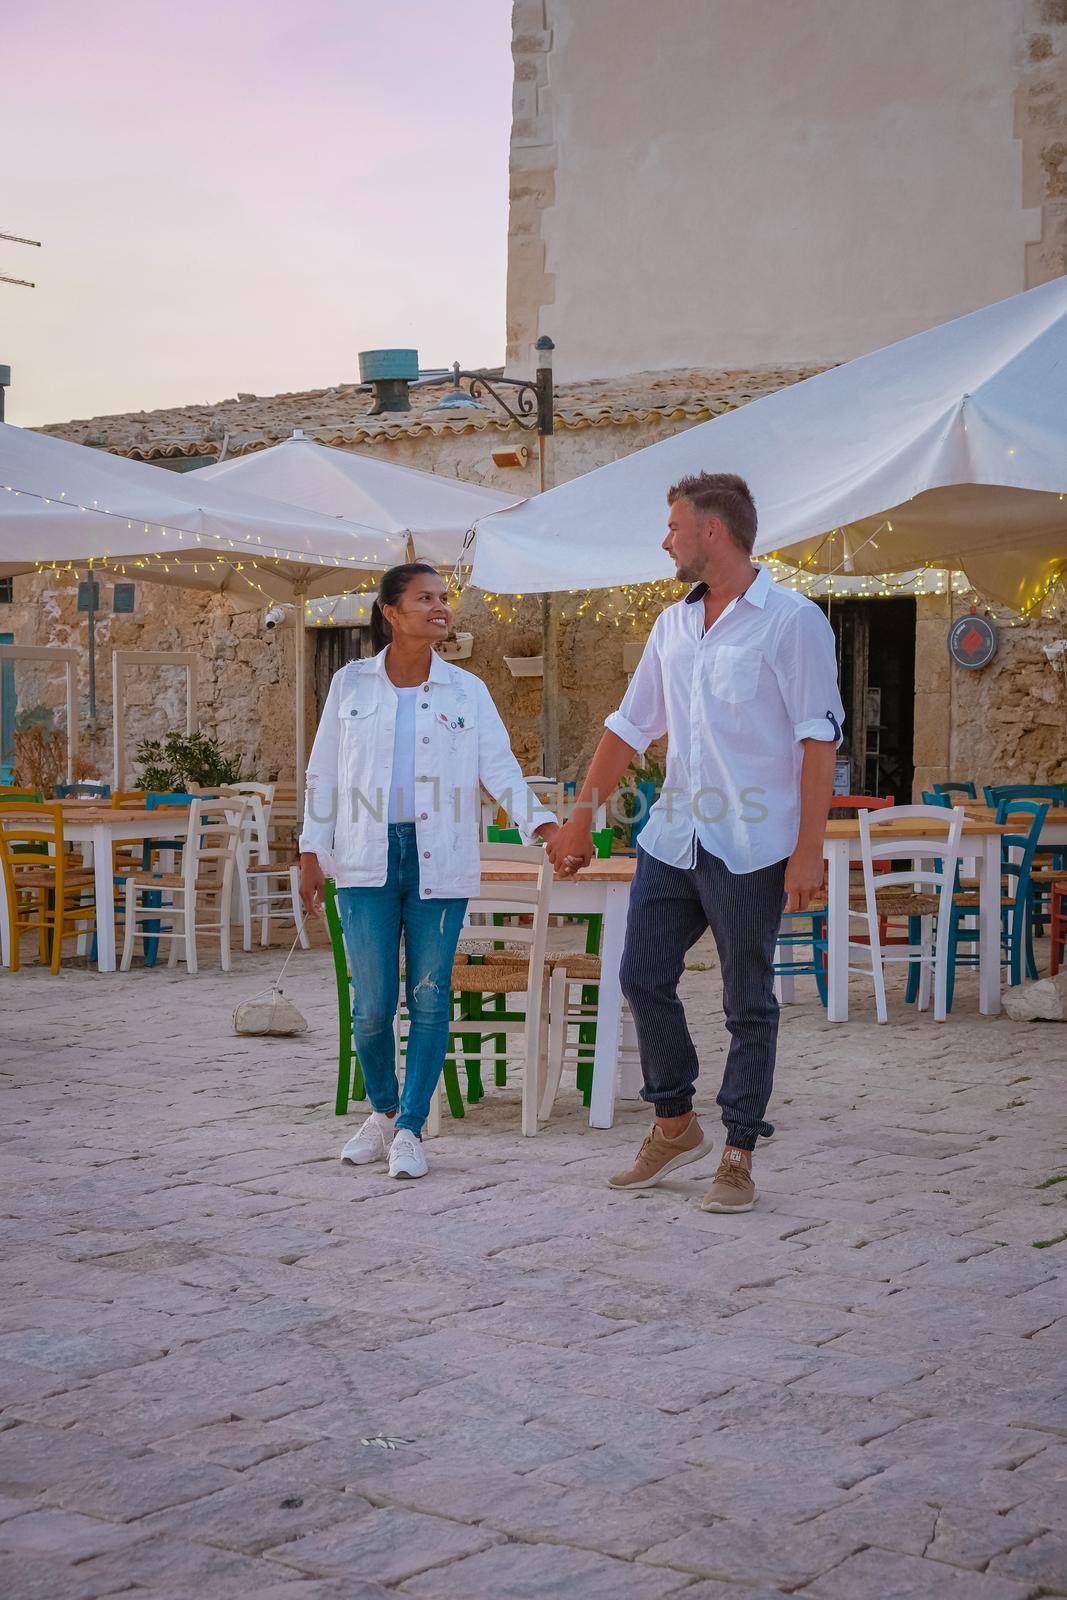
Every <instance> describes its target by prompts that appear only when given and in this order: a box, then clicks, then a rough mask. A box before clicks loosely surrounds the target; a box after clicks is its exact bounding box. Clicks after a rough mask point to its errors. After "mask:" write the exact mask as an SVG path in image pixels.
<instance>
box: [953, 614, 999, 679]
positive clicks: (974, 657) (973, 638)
mask: <svg viewBox="0 0 1067 1600" xmlns="http://www.w3.org/2000/svg"><path fill="white" fill-rule="evenodd" d="M948 653H949V655H950V656H951V657H952V659H953V661H954V662H955V663H956V665H957V666H958V667H966V668H967V669H968V671H970V672H975V671H977V669H978V668H979V667H988V665H989V663H990V662H991V661H992V659H993V657H994V656H995V655H996V653H997V630H996V628H995V627H994V626H993V624H992V623H991V622H990V621H989V619H988V618H987V617H978V616H974V617H960V619H959V621H958V622H954V623H953V624H952V626H951V628H950V629H949V631H948Z"/></svg>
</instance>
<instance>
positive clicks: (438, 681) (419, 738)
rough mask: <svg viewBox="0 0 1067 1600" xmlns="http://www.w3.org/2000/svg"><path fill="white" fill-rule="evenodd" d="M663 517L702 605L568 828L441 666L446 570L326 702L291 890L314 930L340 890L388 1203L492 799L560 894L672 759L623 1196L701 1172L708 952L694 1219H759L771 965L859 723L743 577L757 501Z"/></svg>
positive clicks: (613, 733)
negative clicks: (693, 963) (630, 775)
mask: <svg viewBox="0 0 1067 1600" xmlns="http://www.w3.org/2000/svg"><path fill="white" fill-rule="evenodd" d="M667 502H668V521H667V535H666V538H665V539H664V540H663V548H664V549H665V550H666V551H667V553H668V555H669V556H670V557H671V559H672V560H673V561H674V564H675V567H676V568H677V574H678V577H679V578H680V579H682V580H684V581H686V582H688V583H691V584H692V585H693V588H692V589H691V590H690V592H689V593H688V594H687V595H686V597H685V599H684V600H681V601H679V602H678V603H677V604H675V605H671V606H668V607H667V608H666V610H664V611H663V612H662V613H661V614H660V616H659V617H658V618H657V619H656V622H655V624H654V626H653V628H652V632H651V634H650V635H649V638H648V642H647V644H646V645H645V649H644V652H643V654H642V656H641V660H640V662H639V663H638V666H637V670H636V671H635V672H634V674H633V677H632V679H631V681H630V686H629V688H628V690H627V692H626V695H625V697H624V699H623V701H622V704H621V706H620V707H619V709H618V710H617V711H613V712H612V713H611V715H610V716H609V717H607V719H606V722H605V732H604V734H603V737H602V738H601V740H600V743H599V745H598V747H597V750H596V753H595V755H594V757H593V760H592V762H591V764H590V767H589V771H588V773H587V774H586V777H585V781H584V783H583V784H582V787H581V790H580V792H579V794H578V796H577V800H576V803H575V806H574V811H573V815H572V816H571V817H570V818H569V819H568V820H567V821H566V822H565V823H564V824H562V825H560V824H559V823H557V820H556V818H555V817H554V816H553V815H552V813H551V812H550V811H548V810H546V808H545V807H544V806H542V805H541V804H540V802H539V801H538V800H537V798H536V797H535V796H534V795H533V794H532V793H531V791H530V790H529V789H528V788H527V786H526V783H525V781H524V780H523V777H522V774H521V771H520V769H519V765H518V762H517V761H516V759H515V757H514V755H513V754H512V750H511V745H510V742H509V739H508V734H507V730H506V728H505V727H504V724H503V722H502V721H501V719H500V716H499V713H498V712H497V710H496V707H495V706H494V704H493V701H492V697H491V696H490V694H489V691H488V689H487V688H486V687H485V685H484V684H483V683H482V682H481V680H480V679H479V678H476V677H475V676H474V675H473V674H472V673H468V672H464V671H463V670H462V669H461V668H459V667H456V666H454V665H452V664H451V663H449V662H446V661H443V660H442V659H441V657H440V656H439V655H438V654H437V653H436V651H435V650H434V649H433V645H434V643H435V641H438V640H440V639H442V638H444V637H445V636H446V635H447V633H448V630H449V627H450V625H451V612H450V610H449V607H448V605H447V602H446V593H447V591H446V586H445V583H444V581H443V579H442V578H441V577H440V576H439V575H438V573H437V572H436V570H435V569H434V568H432V567H430V566H427V565H425V564H423V563H419V562H414V563H410V564H408V565H406V566H401V567H394V568H392V569H391V571H389V572H387V573H386V574H385V576H384V578H383V579H382V583H381V586H380V590H379V597H378V600H377V601H376V603H375V606H374V611H373V614H372V623H371V626H372V637H373V641H374V644H375V648H376V650H377V652H378V653H377V654H376V655H374V656H372V657H371V658H369V659H368V660H365V661H353V662H350V663H349V664H348V665H347V666H345V667H342V668H341V670H340V671H339V672H338V673H337V674H336V675H335V677H334V679H333V682H332V683H331V685H330V691H329V695H328V697H327V700H326V705H325V707H324V710H323V715H322V719H321V722H320V724H319V728H318V732H317V734H316V736H315V742H314V746H313V749H312V752H311V759H310V761H309V763H308V771H307V802H306V808H305V817H304V825H303V830H302V832H301V835H300V852H301V854H300V877H301V895H302V898H303V902H304V905H305V908H306V909H307V910H308V911H309V912H311V913H313V914H314V913H316V912H318V911H320V910H321V905H322V892H323V879H324V875H325V874H326V873H329V874H330V875H331V876H332V877H333V878H334V880H335V883H336V885H337V902H338V909H339V912H340V915H341V921H342V925H343V928H344V935H345V943H346V946H347V949H348V956H349V963H350V966H351V971H352V978H353V993H354V1003H353V1010H352V1030H353V1042H354V1044H355V1047H356V1050H357V1052H358V1054H359V1059H360V1063H361V1065H362V1068H363V1075H364V1079H365V1082H366V1085H367V1093H368V1095H369V1098H370V1103H371V1106H372V1107H373V1110H372V1112H371V1114H370V1116H369V1117H368V1118H367V1120H366V1121H365V1122H364V1124H363V1126H362V1127H361V1128H360V1129H359V1130H358V1132H357V1133H356V1134H355V1135H354V1137H353V1138H351V1139H350V1140H349V1141H348V1143H347V1144H346V1145H345V1147H344V1150H343V1152H342V1159H343V1160H345V1161H348V1162H351V1163H353V1164H355V1165H365V1164H368V1163H371V1162H375V1161H387V1162H388V1166H389V1172H390V1175H391V1176H392V1177H395V1178H421V1177H424V1176H425V1175H426V1172H427V1164H426V1157H425V1154H424V1151H423V1146H422V1140H421V1134H422V1129H423V1125H424V1123H425V1121H426V1117H427V1115H428V1113H429V1108H430V1099H431V1097H432V1095H433V1091H434V1089H435V1087H436V1084H437V1080H438V1078H439V1076H440V1073H441V1069H442V1066H443V1064H444V1058H445V1053H446V1050H447V1045H448V1035H449V1028H450V1022H451V1018H450V1004H451V996H450V975H451V971H452V963H453V958H454V955H455V951H456V945H457V943H458V940H459V935H460V930H461V928H462V925H463V918H464V913H465V910H466V904H467V900H468V899H470V898H472V897H474V896H476V895H477V894H478V890H479V885H480V865H479V822H480V806H479V804H478V803H477V796H478V793H479V789H480V787H484V788H485V789H487V790H488V791H489V793H490V794H492V795H493V796H494V797H496V798H499V799H501V800H503V801H505V802H506V803H507V804H508V806H509V809H510V810H511V813H512V819H513V821H514V823H515V825H516V826H517V827H518V828H519V830H520V832H521V834H522V837H523V840H524V841H525V842H527V843H529V842H530V841H531V840H532V839H533V838H534V837H539V838H541V839H542V840H543V841H544V844H545V848H546V849H547V851H548V853H549V856H550V857H551V860H552V864H553V867H554V868H555V871H556V873H557V875H560V876H568V875H570V874H572V873H574V872H576V871H578V870H580V868H581V867H583V866H584V865H586V864H587V863H588V862H589V860H590V859H591V858H592V855H593V841H592V829H593V816H594V814H595V811H596V808H597V806H598V805H599V803H600V800H601V798H603V799H607V798H608V797H609V796H610V795H611V794H613V793H614V791H615V788H616V786H617V785H618V783H619V781H620V779H621V778H622V777H623V775H624V773H625V772H626V770H627V768H628V767H629V765H630V763H631V761H632V760H633V758H634V756H635V755H639V754H641V753H642V752H643V751H644V750H645V749H647V747H648V746H649V745H650V744H651V743H652V742H653V740H656V739H660V738H662V737H663V736H664V735H666V736H667V767H666V781H665V784H664V788H663V792H662V794H661V795H660V797H659V799H658V800H657V801H656V803H655V804H654V805H653V807H652V809H651V811H650V813H649V816H648V821H647V822H646V824H645V826H644V828H643V829H642V831H641V834H640V838H639V841H638V849H637V866H636V871H635V874H634V881H633V889H632V893H631V898H630V907H629V915H628V920H627V926H626V942H625V948H624V952H623V958H622V969H621V973H620V979H621V984H622V992H623V994H624V995H625V997H626V999H627V1001H628V1003H629V1006H630V1010H631V1012H632V1014H633V1018H634V1022H635V1025H636V1029H637V1039H638V1045H639V1049H640V1056H641V1071H642V1077H643V1080H644V1082H643V1087H642V1090H641V1095H642V1098H643V1099H644V1100H645V1101H647V1102H648V1103H649V1104H650V1105H651V1107H652V1108H653V1111H654V1114H655V1115H654V1120H653V1123H652V1126H651V1129H650V1131H649V1133H648V1136H647V1138H646V1139H645V1141H644V1143H643V1144H642V1145H641V1148H640V1150H639V1151H638V1152H637V1155H636V1157H635V1159H634V1161H633V1164H632V1165H631V1166H630V1167H628V1168H627V1169H626V1170H625V1171H623V1172H619V1173H617V1174H616V1175H615V1176H614V1177H612V1178H611V1179H610V1180H609V1182H610V1185H611V1187H612V1188H614V1189H634V1190H643V1189H649V1188H652V1187H654V1186H655V1185H656V1184H657V1183H659V1182H660V1181H661V1180H662V1179H663V1178H665V1177H666V1176H667V1175H668V1174H669V1173H671V1172H673V1171H675V1170H676V1169H677V1168H679V1167H681V1166H683V1165H685V1164H686V1163H688V1162H691V1161H698V1160H700V1159H701V1158H703V1157H704V1156H705V1155H707V1154H708V1153H709V1151H710V1149H711V1141H710V1140H709V1139H708V1137H707V1136H706V1135H705V1133H704V1130H703V1129H702V1128H701V1126H700V1123H699V1122H698V1121H697V1119H696V1117H695V1115H694V1114H693V1091H694V1085H695V1083H696V1079H697V1075H698V1070H699V1069H698V1062H697V1056H696V1051H695V1049H694V1046H693V1041H692V1039H691V1037H690V1034H689V1029H688V1027H687V1026H686V1019H685V1012H684V1009H683V1007H682V1003H681V1001H680V1000H679V998H678V981H679V979H680V977H681V974H682V971H683V969H684V965H685V955H686V952H687V951H688V950H689V949H690V948H691V946H692V945H693V944H694V943H695V942H696V941H697V939H699V938H700V936H701V934H703V933H704V932H705V930H706V929H708V928H710V929H711V931H712V934H713V936H714V939H715V943H716V946H717V948H718V953H719V961H720V965H721V969H722V981H723V1009H724V1013H725V1022H726V1028H727V1031H728V1033H729V1034H730V1045H729V1049H728V1051H727V1056H726V1063H725V1068H724V1072H723V1077H722V1085H721V1088H720V1090H719V1094H718V1105H719V1107H720V1110H721V1113H722V1120H723V1123H724V1125H725V1128H726V1147H725V1150H724V1152H723V1155H722V1159H721V1161H720V1164H719V1168H718V1171H717V1172H716V1174H715V1178H714V1181H713V1182H712V1185H711V1187H710V1189H709V1190H708V1193H707V1195H706V1196H705V1198H704V1200H703V1205H704V1207H705V1209H707V1210H710V1211H726V1212H740V1211H749V1210H751V1208H752V1206H753V1204H754V1203H755V1199H756V1190H755V1186H754V1183H753V1179H752V1154H753V1151H754V1150H755V1147H756V1140H757V1139H758V1138H759V1137H760V1136H763V1137H765V1138H766V1137H769V1135H770V1134H771V1133H773V1131H774V1130H773V1128H772V1126H771V1124H770V1123H768V1122H767V1121H766V1120H765V1114H766V1110H767V1106H768V1103H769V1101H770V1097H771V1090H772V1086H773V1079H774V1061H775V1047H776V1042H777V1034H778V1004H777V1001H776V999H775V996H774V988H773V984H774V973H773V967H772V962H773V957H774V948H775V943H776V941H777V936H778V929H779V924H780V921H781V916H782V913H783V911H803V910H804V909H805V908H806V907H807V905H808V903H809V900H810V897H811V896H812V894H813V893H814V892H815V891H816V890H818V889H819V888H820V887H821V885H822V878H823V857H822V841H823V833H824V830H825V825H826V818H827V814H828V811H829V806H830V799H831V794H832V790H833V772H834V757H835V753H836V749H837V745H838V744H839V743H840V738H841V724H842V720H843V717H844V711H843V708H842V705H841V698H840V694H839V692H838V685H837V661H836V654H835V649H834V638H833V632H832V630H831V628H830V625H829V623H828V622H827V620H826V618H825V617H824V615H823V613H822V612H821V611H820V609H819V608H818V606H816V605H815V604H814V603H813V602H812V601H810V600H808V599H805V598H804V597H803V596H801V595H798V594H796V593H794V592H793V591H792V590H788V589H783V588H781V587H780V586H779V585H777V584H775V583H774V582H773V581H772V580H771V578H770V575H769V574H768V572H767V571H766V570H765V569H763V568H761V567H759V566H757V565H755V564H754V563H753V561H752V549H753V545H754V543H755V538H756V508H755V504H754V502H753V499H752V495H751V492H750V491H749V488H748V485H747V484H746V483H745V482H744V480H743V479H741V478H739V477H737V476H735V475H733V474H731V473H701V474H698V475H695V476H692V477H687V478H683V479H682V480H681V481H680V482H679V483H677V484H675V485H674V486H673V487H672V488H671V489H670V490H669V491H668V494H667ZM442 789H443V790H444V793H445V796H446V797H447V798H446V799H445V800H442ZM338 796H347V797H349V798H350V803H346V804H344V805H339V804H338ZM401 934H403V938H404V945H405V951H406V957H405V960H406V970H407V979H406V984H407V996H406V998H407V1005H408V1014H409V1017H410V1029H409V1033H408V1041H407V1057H406V1068H405V1074H404V1084H403V1090H402V1091H401V1090H400V1088H399V1085H398V1080H397V1073H396V1060H395V1045H394V1034H393V1019H394V1017H395V1015H396V1009H397V1004H398V1000H399V991H400V942H401Z"/></svg>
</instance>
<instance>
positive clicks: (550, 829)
mask: <svg viewBox="0 0 1067 1600" xmlns="http://www.w3.org/2000/svg"><path fill="white" fill-rule="evenodd" d="M558 832H559V823H558V822H542V824H541V826H540V827H539V828H535V829H534V833H535V834H536V835H537V837H538V838H539V839H540V841H541V843H542V844H543V845H544V846H545V848H546V849H548V850H549V854H550V855H551V850H550V849H549V847H550V846H551V844H552V841H553V839H554V838H555V837H556V834H557V833H558Z"/></svg>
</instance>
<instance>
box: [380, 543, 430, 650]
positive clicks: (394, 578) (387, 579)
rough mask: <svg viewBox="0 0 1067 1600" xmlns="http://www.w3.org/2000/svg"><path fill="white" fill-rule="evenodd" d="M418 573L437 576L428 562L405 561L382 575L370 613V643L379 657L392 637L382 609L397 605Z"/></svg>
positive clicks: (391, 631)
mask: <svg viewBox="0 0 1067 1600" xmlns="http://www.w3.org/2000/svg"><path fill="white" fill-rule="evenodd" d="M420 572H431V573H433V575H434V576H435V577H436V576H437V568H436V567H432V566H431V565H430V563H429V562H428V561H406V562H405V563H404V564H403V566H400V567H390V568H389V571H388V572H384V573H383V574H382V581H381V583H380V584H379V585H378V598H377V600H375V602H374V604H373V606H372V607H371V613H370V642H371V649H372V651H373V652H374V654H375V655H379V654H380V653H381V651H383V650H384V649H385V647H386V645H387V644H389V643H390V641H391V639H392V637H393V630H392V628H391V627H390V626H389V624H388V622H387V621H386V620H385V612H384V611H383V610H382V607H383V606H395V605H399V603H400V597H401V595H402V594H403V593H404V590H405V589H406V588H407V586H408V584H409V583H410V582H411V581H412V579H413V578H416V577H418V575H419V573H420Z"/></svg>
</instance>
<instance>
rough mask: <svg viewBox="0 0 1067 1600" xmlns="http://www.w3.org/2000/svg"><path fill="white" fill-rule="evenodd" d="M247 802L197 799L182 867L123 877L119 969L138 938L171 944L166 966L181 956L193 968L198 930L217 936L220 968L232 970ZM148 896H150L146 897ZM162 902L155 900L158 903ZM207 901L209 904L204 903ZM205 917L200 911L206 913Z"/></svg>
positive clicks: (127, 962)
mask: <svg viewBox="0 0 1067 1600" xmlns="http://www.w3.org/2000/svg"><path fill="white" fill-rule="evenodd" d="M246 810H247V802H246V801H245V800H241V799H238V798H237V797H236V796H234V797H232V798H230V799H218V800H203V799H196V800H194V801H193V802H192V804H191V805H190V807H189V823H188V828H187V830H186V836H185V845H184V848H183V850H182V859H181V871H180V872H173V873H167V872H163V873H156V874H154V875H153V874H151V873H143V874H142V873H135V874H133V875H131V876H130V877H128V878H127V879H126V931H125V938H124V940H123V945H122V963H121V970H122V971H123V972H129V970H130V967H131V966H132V964H133V952H134V945H135V944H136V942H137V940H138V939H141V940H142V941H143V940H144V939H146V938H155V939H166V940H168V941H169V942H170V957H169V960H168V965H169V966H172V967H173V966H176V965H177V963H178V961H179V960H181V959H184V961H185V964H186V966H187V968H188V970H189V971H190V972H196V971H197V951H196V939H197V934H200V933H210V934H212V935H216V936H217V937H218V940H219V959H220V963H221V966H222V970H223V972H229V970H230V898H231V895H232V892H233V878H234V873H235V871H236V865H237V854H238V850H239V847H240V843H241V836H242V831H243V826H244V819H245V814H246ZM148 895H151V899H150V900H146V896H148ZM160 900H161V901H162V904H159V903H158V902H159V901H160ZM205 902H209V903H210V904H209V905H207V906H205ZM205 910H206V911H207V912H208V915H207V916H204V915H202V912H204V911H205Z"/></svg>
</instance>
